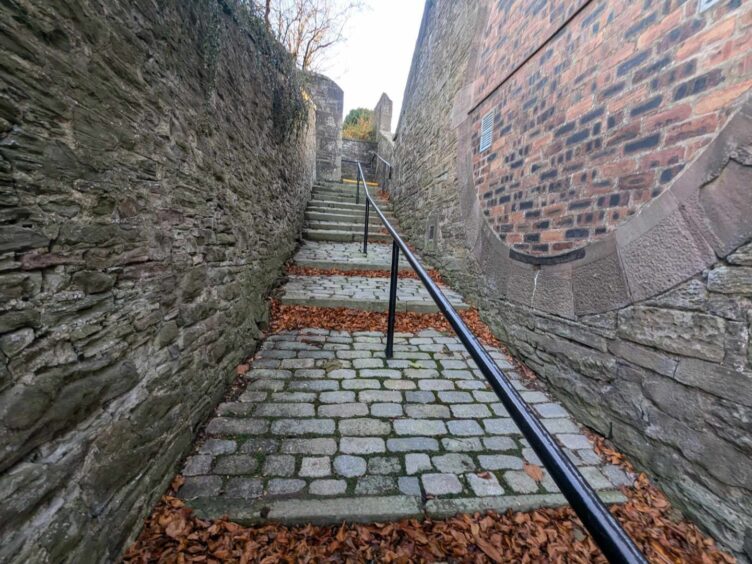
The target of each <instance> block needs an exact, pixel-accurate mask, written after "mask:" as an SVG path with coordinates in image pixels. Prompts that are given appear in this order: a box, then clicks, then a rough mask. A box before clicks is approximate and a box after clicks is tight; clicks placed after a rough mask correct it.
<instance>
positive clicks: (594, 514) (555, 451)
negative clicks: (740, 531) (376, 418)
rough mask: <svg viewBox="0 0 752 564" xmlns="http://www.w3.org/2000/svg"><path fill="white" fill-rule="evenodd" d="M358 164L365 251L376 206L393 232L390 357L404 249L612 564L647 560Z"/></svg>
mask: <svg viewBox="0 0 752 564" xmlns="http://www.w3.org/2000/svg"><path fill="white" fill-rule="evenodd" d="M352 162H355V163H356V165H357V167H358V192H360V181H361V180H362V182H363V190H364V193H365V200H366V201H365V226H364V231H363V252H364V253H367V252H368V223H369V213H370V207H371V206H373V209H374V210H375V211H376V213H377V214H378V216H379V218H380V219H381V222H382V223H383V224H384V227H385V228H386V229H387V231H388V232H389V234H390V235H391V236H392V270H391V276H390V286H389V314H388V317H387V337H386V357H387V358H392V356H393V353H394V323H395V311H396V305H397V278H398V276H397V275H398V272H399V254H400V250H401V251H402V252H403V253H404V255H405V258H406V259H407V262H408V263H410V266H412V267H413V270H415V272H416V273H417V274H418V277H419V278H420V280H421V282H423V285H424V286H425V287H426V290H427V291H428V293H429V294H430V295H431V298H433V301H434V302H436V305H437V306H438V308H439V311H441V313H442V314H443V315H444V317H445V318H446V319H447V321H449V324H450V325H451V326H452V328H453V329H454V331H455V333H456V334H457V336H458V337H459V339H460V341H461V342H462V344H463V345H464V346H465V348H466V349H467V352H468V353H470V356H471V357H472V359H473V360H474V361H475V363H476V364H477V366H478V369H479V370H480V371H481V373H482V374H483V376H485V378H486V380H488V383H489V384H491V387H492V388H493V390H494V392H496V395H497V396H498V397H499V399H500V400H501V402H502V403H503V404H504V407H505V408H506V409H507V411H508V412H509V414H510V416H511V417H512V419H513V420H514V422H515V424H516V425H517V427H519V429H520V431H521V432H522V434H523V435H524V436H525V438H526V439H527V440H528V441H529V442H530V446H531V447H532V448H533V450H534V451H535V453H536V454H537V455H538V458H540V460H541V462H542V463H543V466H544V467H545V468H546V470H548V472H549V473H550V474H551V477H552V478H553V480H554V482H556V485H557V486H558V487H559V489H560V490H561V492H562V494H563V495H564V497H565V498H566V499H567V501H568V502H569V504H570V505H571V506H572V508H573V509H574V511H575V513H576V514H577V516H578V517H579V518H580V520H581V521H582V523H583V525H584V526H585V528H586V529H587V530H588V531H589V532H590V534H591V535H592V537H593V540H594V541H595V542H596V544H598V546H599V547H600V549H601V550H602V551H603V554H604V555H605V556H606V558H608V560H609V561H610V562H629V563H645V564H646V563H647V561H646V560H645V557H644V556H643V555H642V553H641V552H640V551H639V549H638V548H637V546H636V545H635V544H634V541H632V539H631V538H630V537H629V536H628V535H627V533H626V531H624V529H623V528H622V527H621V525H619V523H618V522H617V520H616V519H615V518H614V516H613V515H611V513H609V511H608V508H607V507H606V506H605V505H604V503H603V502H602V501H601V500H600V498H599V497H598V495H597V494H596V492H595V490H593V488H592V487H590V485H589V484H588V483H587V482H586V481H585V478H584V477H583V476H582V474H580V472H579V470H577V468H576V467H575V465H574V464H572V462H571V461H570V460H569V458H567V456H566V455H565V454H564V451H563V450H562V449H561V447H560V446H559V445H558V444H557V443H556V441H555V440H554V438H553V436H552V435H551V433H549V432H548V430H547V429H546V428H545V427H544V426H543V424H542V423H541V422H540V420H539V419H538V417H537V416H536V415H535V414H534V413H533V412H532V410H531V409H530V407H529V406H528V405H527V404H526V403H525V400H523V399H522V396H521V395H520V393H519V392H518V391H517V390H516V389H515V388H514V386H512V384H511V382H510V381H509V379H508V378H507V377H506V375H505V374H504V372H503V371H502V370H501V369H500V368H499V367H498V366H497V365H496V363H495V362H494V361H493V359H491V357H490V355H489V354H488V353H487V352H486V350H485V349H484V348H483V345H481V343H480V341H479V340H478V338H477V337H476V336H475V335H474V334H473V333H472V331H470V329H469V328H468V326H467V325H466V324H465V322H464V321H463V320H462V318H461V317H460V316H459V314H458V313H457V311H456V310H455V309H454V307H452V305H451V304H450V303H449V300H448V299H447V298H446V296H445V295H444V293H443V292H442V291H441V289H440V288H439V287H438V286H437V285H436V283H434V281H433V280H431V278H430V277H429V276H428V273H427V272H426V270H425V269H424V268H423V265H421V263H420V261H418V259H417V257H416V256H415V255H414V254H413V253H412V251H411V250H410V249H409V248H408V246H407V245H406V244H405V242H404V241H403V240H402V238H401V237H400V236H399V234H398V233H397V231H396V230H395V229H394V227H393V226H392V224H391V223H389V220H387V218H386V217H385V216H384V213H383V212H382V211H381V209H379V206H378V205H377V204H376V203H375V202H374V201H373V199H372V198H371V195H370V194H369V192H368V186H367V184H366V180H365V175H364V174H363V168H362V166H361V163H360V162H358V161H352Z"/></svg>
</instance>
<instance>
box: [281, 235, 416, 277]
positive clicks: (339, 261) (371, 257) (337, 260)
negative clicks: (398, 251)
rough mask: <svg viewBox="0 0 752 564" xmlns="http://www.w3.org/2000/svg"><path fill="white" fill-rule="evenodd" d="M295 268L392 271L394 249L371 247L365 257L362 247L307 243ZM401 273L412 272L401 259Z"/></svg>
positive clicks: (297, 257) (359, 244)
mask: <svg viewBox="0 0 752 564" xmlns="http://www.w3.org/2000/svg"><path fill="white" fill-rule="evenodd" d="M294 261H295V264H297V265H298V266H304V267H309V268H324V269H327V268H338V269H340V270H390V269H391V268H392V246H391V245H368V254H363V245H362V244H361V243H331V242H326V241H322V242H319V241H305V242H304V243H303V245H302V246H301V247H300V249H299V250H298V252H297V253H296V254H295V258H294ZM399 264H400V270H412V267H411V266H410V265H409V264H408V263H407V261H406V260H405V259H404V258H403V257H402V256H400V263H399Z"/></svg>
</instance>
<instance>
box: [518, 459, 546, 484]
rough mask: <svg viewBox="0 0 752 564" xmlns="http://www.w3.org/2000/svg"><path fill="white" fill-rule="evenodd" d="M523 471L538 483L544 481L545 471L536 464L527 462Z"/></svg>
mask: <svg viewBox="0 0 752 564" xmlns="http://www.w3.org/2000/svg"><path fill="white" fill-rule="evenodd" d="M522 469H523V470H524V471H525V474H527V475H528V476H530V477H531V478H532V479H533V480H535V481H536V482H540V481H542V480H543V469H542V468H541V467H540V466H538V465H536V464H528V463H527V462H526V463H525V466H523V468H522Z"/></svg>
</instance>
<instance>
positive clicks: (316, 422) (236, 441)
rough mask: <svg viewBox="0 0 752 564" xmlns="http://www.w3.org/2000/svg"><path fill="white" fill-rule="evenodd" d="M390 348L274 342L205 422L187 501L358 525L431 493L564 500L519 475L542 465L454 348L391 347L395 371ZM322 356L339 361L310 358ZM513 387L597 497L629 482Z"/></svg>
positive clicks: (318, 340)
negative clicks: (329, 507)
mask: <svg viewBox="0 0 752 564" xmlns="http://www.w3.org/2000/svg"><path fill="white" fill-rule="evenodd" d="M384 342H385V336H384V335H383V334H382V333H378V332H358V333H353V334H349V333H343V332H330V331H326V330H324V331H322V330H318V329H317V330H306V329H303V330H299V331H289V332H282V333H278V334H276V335H273V336H272V337H271V338H269V339H267V341H266V342H265V343H264V344H263V347H262V349H261V351H260V354H259V355H258V356H259V360H261V361H265V362H269V363H270V364H265V365H264V366H262V367H257V366H255V363H254V365H253V366H252V368H251V370H250V371H249V374H251V375H252V377H251V378H252V379H251V382H250V383H249V385H248V387H247V389H246V390H245V391H244V392H243V393H242V394H240V397H239V399H238V400H234V401H229V402H226V403H224V404H221V406H220V407H219V409H218V411H217V414H216V416H215V417H213V418H212V419H210V420H209V422H208V424H207V427H206V429H207V434H208V435H209V436H208V437H207V438H206V439H204V441H203V442H201V443H200V444H199V445H197V448H196V451H195V452H194V454H192V455H191V456H190V457H189V458H187V459H186V462H185V465H184V467H183V474H184V476H185V478H186V485H184V486H183V488H182V490H181V491H180V495H181V496H182V497H183V498H185V499H189V498H190V499H196V498H212V497H217V498H218V499H222V498H223V497H228V498H240V499H244V500H249V501H254V500H256V501H257V500H261V499H263V500H265V501H264V502H263V503H267V502H268V503H269V504H270V506H273V505H274V504H275V503H277V502H276V501H275V500H287V501H285V503H292V502H295V505H294V506H295V507H307V506H306V505H305V504H306V503H310V502H313V501H315V502H316V503H321V504H325V503H329V502H332V503H334V502H337V503H339V502H338V500H345V501H348V504H345V505H342V506H341V507H343V508H344V507H353V508H354V509H348V510H347V511H348V514H357V513H358V512H363V511H367V508H368V507H370V506H371V505H373V506H374V507H380V508H385V507H396V506H395V505H394V504H395V503H397V502H395V501H390V502H386V501H378V503H377V502H376V501H374V502H373V504H370V502H369V500H391V499H406V496H409V497H410V499H414V500H416V501H415V502H414V503H418V504H419V505H420V507H425V504H426V503H429V502H428V501H425V500H424V499H423V497H422V496H423V494H425V495H427V496H430V497H432V498H437V499H443V500H454V499H455V498H456V497H457V496H459V499H469V500H472V499H475V500H477V499H479V498H484V499H487V500H492V499H493V498H495V497H498V498H500V499H503V498H505V497H506V496H522V497H524V496H527V495H530V494H534V495H536V496H539V497H540V499H546V498H545V496H543V495H541V494H553V493H555V492H557V491H558V488H556V486H555V484H554V483H553V481H552V480H551V478H550V476H549V475H548V474H547V473H545V474H544V479H543V480H542V481H541V482H540V483H538V482H535V481H533V480H532V479H531V478H530V477H529V476H528V475H527V474H526V473H525V472H524V471H523V465H524V463H525V462H528V463H532V464H539V461H538V459H537V457H536V456H535V453H533V452H532V449H531V448H530V445H529V444H528V443H527V441H525V440H524V439H523V438H522V437H521V435H520V434H519V431H518V429H517V427H516V426H515V424H514V422H513V420H512V419H511V418H509V417H508V414H507V413H506V410H505V409H503V406H502V405H501V404H500V402H499V400H498V397H497V396H496V394H495V393H494V392H492V391H489V390H488V388H487V387H486V384H485V382H484V380H483V379H482V377H481V376H480V375H479V374H478V373H477V371H474V370H472V369H470V368H469V367H470V366H471V362H470V360H469V356H468V355H467V353H465V352H463V350H462V347H461V346H459V341H458V340H457V339H456V338H455V337H449V336H445V335H442V334H441V333H438V332H435V331H425V332H421V333H420V334H409V333H408V334H401V335H397V336H396V343H395V348H397V347H398V348H399V350H396V351H395V356H397V355H402V356H403V357H404V358H397V359H392V360H389V361H385V360H384V359H383V347H384ZM325 351H329V352H332V353H334V351H336V355H337V358H336V359H335V358H327V357H326V356H322V357H320V358H316V357H318V354H314V353H320V352H325ZM492 352H494V353H495V351H492ZM308 355H312V356H308ZM275 362H276V363H277V364H276V365H273V363H275ZM282 363H284V366H286V367H287V368H285V367H283V364H282ZM513 378H514V379H513V383H514V385H515V387H517V388H518V389H519V390H520V391H521V393H522V394H523V395H524V396H525V397H527V398H528V399H529V400H530V401H532V402H534V409H536V410H537V412H538V413H539V414H540V415H541V416H542V419H543V421H544V424H545V425H546V426H547V427H548V428H549V429H550V430H551V431H552V432H553V434H554V436H555V437H556V438H557V439H558V440H559V441H560V442H561V443H562V445H563V446H564V447H566V448H567V449H568V453H569V454H570V456H571V457H572V459H573V460H574V461H575V463H576V464H577V465H578V467H580V468H582V471H583V474H584V475H585V476H586V478H587V479H588V481H590V482H591V484H592V485H593V486H594V487H596V488H598V489H599V490H601V491H607V492H612V493H613V492H614V490H615V488H616V487H617V486H619V485H622V484H625V483H629V481H630V477H628V476H626V475H625V474H624V473H623V472H622V471H621V470H620V469H619V468H617V467H612V466H607V465H604V464H603V463H602V462H601V461H600V460H599V459H598V457H597V456H596V455H595V453H594V451H593V448H592V444H591V443H590V441H589V440H588V439H587V437H586V436H585V435H583V434H582V433H581V431H580V427H579V426H578V425H577V424H576V422H575V421H574V420H573V419H571V417H569V416H568V414H567V412H566V410H564V409H563V408H562V407H561V406H560V405H559V404H557V403H555V402H553V401H552V400H551V398H550V397H549V396H548V395H547V394H546V393H544V392H542V391H541V390H539V389H534V388H530V387H528V386H527V385H526V384H525V383H524V382H523V381H521V380H519V379H518V378H515V377H514V376H513ZM384 496H391V497H384ZM395 496H397V497H395ZM399 496H402V497H399ZM535 499H538V497H536V498H535ZM266 500H268V501H266ZM433 501H435V500H433ZM280 502H281V501H280ZM189 503H190V500H189ZM343 503H344V502H343ZM484 503H485V502H484ZM489 503H491V501H489ZM530 503H532V502H530ZM398 505H399V504H398ZM291 507H292V506H291ZM337 507H340V506H339V505H337ZM416 507H417V506H416ZM296 511H297V510H296Z"/></svg>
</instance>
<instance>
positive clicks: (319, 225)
mask: <svg viewBox="0 0 752 564" xmlns="http://www.w3.org/2000/svg"><path fill="white" fill-rule="evenodd" d="M363 228H364V223H363V221H362V220H361V221H354V222H353V221H349V222H347V223H341V222H332V221H308V222H306V229H314V230H317V231H322V230H323V231H353V232H355V231H357V232H359V233H362V232H363ZM380 232H381V227H380V224H379V225H376V224H372V222H369V229H368V235H369V237H370V235H371V234H375V233H380Z"/></svg>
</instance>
